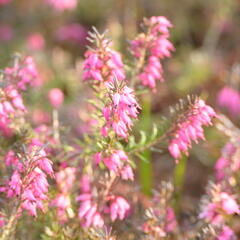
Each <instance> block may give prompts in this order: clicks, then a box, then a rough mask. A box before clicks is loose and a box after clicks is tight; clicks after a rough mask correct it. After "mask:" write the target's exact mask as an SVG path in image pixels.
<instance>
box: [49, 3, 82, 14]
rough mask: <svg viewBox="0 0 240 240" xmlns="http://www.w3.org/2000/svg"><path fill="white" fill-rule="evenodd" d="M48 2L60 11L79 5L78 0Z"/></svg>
mask: <svg viewBox="0 0 240 240" xmlns="http://www.w3.org/2000/svg"><path fill="white" fill-rule="evenodd" d="M47 2H48V3H49V4H50V5H51V6H52V7H53V8H54V9H55V10H56V11H59V12H62V11H64V10H73V9H75V8H76V7H77V0H47Z"/></svg>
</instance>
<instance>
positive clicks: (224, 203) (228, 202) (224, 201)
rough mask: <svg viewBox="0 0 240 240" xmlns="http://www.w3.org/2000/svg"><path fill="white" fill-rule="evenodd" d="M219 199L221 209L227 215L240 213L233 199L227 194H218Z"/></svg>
mask: <svg viewBox="0 0 240 240" xmlns="http://www.w3.org/2000/svg"><path fill="white" fill-rule="evenodd" d="M220 198H221V203H220V204H221V208H222V209H223V210H224V211H225V212H226V213H227V214H234V213H237V214H239V213H240V210H239V207H238V204H237V203H236V201H235V199H234V198H233V197H232V196H230V195H229V194H227V193H225V192H221V193H220Z"/></svg>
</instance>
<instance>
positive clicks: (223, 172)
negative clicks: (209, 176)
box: [215, 142, 240, 181]
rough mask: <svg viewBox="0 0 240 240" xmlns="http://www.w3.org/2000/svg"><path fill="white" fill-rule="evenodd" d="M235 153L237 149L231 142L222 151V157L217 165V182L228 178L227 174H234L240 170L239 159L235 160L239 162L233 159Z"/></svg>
mask: <svg viewBox="0 0 240 240" xmlns="http://www.w3.org/2000/svg"><path fill="white" fill-rule="evenodd" d="M235 152H236V147H235V146H234V145H233V144H232V143H231V142H229V143H227V144H226V145H225V146H224V148H223V149H222V155H221V157H220V158H219V159H218V160H217V162H216V164H215V172H216V179H217V181H221V180H223V179H224V178H225V177H227V176H228V174H227V172H229V171H230V172H234V171H237V170H238V169H239V168H240V163H239V161H238V158H236V159H235V160H237V162H235V161H234V159H233V157H234V154H235Z"/></svg>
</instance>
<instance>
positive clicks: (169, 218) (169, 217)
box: [165, 207, 177, 232]
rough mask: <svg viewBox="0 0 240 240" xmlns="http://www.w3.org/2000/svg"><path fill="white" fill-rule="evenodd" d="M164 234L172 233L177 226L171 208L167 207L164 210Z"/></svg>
mask: <svg viewBox="0 0 240 240" xmlns="http://www.w3.org/2000/svg"><path fill="white" fill-rule="evenodd" d="M166 222H167V225H166V228H165V230H166V232H173V231H174V229H175V228H176V226H177V221H176V216H175V213H174V211H173V209H172V208H171V207H168V208H167V210H166Z"/></svg>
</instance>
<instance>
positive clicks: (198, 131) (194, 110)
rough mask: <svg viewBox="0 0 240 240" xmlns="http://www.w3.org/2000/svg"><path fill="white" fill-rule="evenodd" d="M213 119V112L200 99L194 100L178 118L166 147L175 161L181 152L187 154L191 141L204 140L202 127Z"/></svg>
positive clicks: (214, 114)
mask: <svg viewBox="0 0 240 240" xmlns="http://www.w3.org/2000/svg"><path fill="white" fill-rule="evenodd" d="M214 117H216V113H215V112H214V110H213V109H212V108H211V107H210V106H208V105H207V104H206V103H205V102H204V101H203V100H201V99H196V100H195V101H194V103H193V104H192V105H191V106H190V109H189V110H188V111H187V113H186V114H184V115H183V116H182V118H181V117H180V119H179V120H178V123H177V124H176V128H175V129H174V130H173V134H172V138H171V140H170V143H169V146H168V149H169V152H170V154H171V155H172V156H173V157H174V158H175V160H176V161H178V159H179V158H180V156H181V153H182V152H183V153H185V154H188V149H189V148H190V147H191V142H192V141H195V142H197V141H198V139H204V131H203V126H208V125H211V124H212V118H214Z"/></svg>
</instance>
